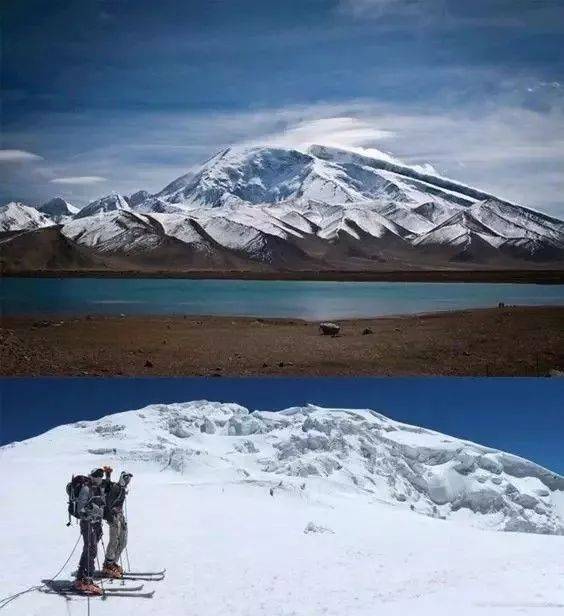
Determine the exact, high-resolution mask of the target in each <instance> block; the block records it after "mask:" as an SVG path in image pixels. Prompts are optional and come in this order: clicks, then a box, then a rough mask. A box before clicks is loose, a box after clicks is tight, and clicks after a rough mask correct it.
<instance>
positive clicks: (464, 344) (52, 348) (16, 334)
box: [0, 306, 564, 377]
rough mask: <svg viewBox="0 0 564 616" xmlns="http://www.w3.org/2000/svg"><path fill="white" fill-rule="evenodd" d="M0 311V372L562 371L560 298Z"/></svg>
mask: <svg viewBox="0 0 564 616" xmlns="http://www.w3.org/2000/svg"><path fill="white" fill-rule="evenodd" d="M337 323H338V324H339V325H340V326H341V331H340V333H339V335H338V336H336V337H334V338H333V337H330V336H322V335H320V332H319V328H318V324H317V323H316V322H311V321H304V320H301V319H290V318H285V319H274V318H264V319H263V318H253V317H211V316H210V317H195V316H189V317H188V316H186V317H182V316H128V317H120V316H109V315H107V316H90V315H89V316H83V317H80V318H77V317H69V316H61V317H57V318H55V317H53V316H52V315H50V316H49V317H47V318H44V319H41V317H38V316H35V317H22V316H19V317H16V316H13V317H12V316H3V317H2V330H1V338H2V344H1V345H0V364H1V368H0V374H2V375H4V376H8V375H10V376H31V375H33V376H39V375H44V376H47V375H53V376H63V375H64V376H90V375H91V376H115V375H117V376H214V377H220V376H261V375H265V376H266V375H280V376H282V375H284V376H289V375H292V376H341V375H342V376H351V375H354V376H370V375H372V376H407V375H421V376H423V375H425V376H428V375H444V376H494V375H495V376H546V375H549V374H550V373H551V371H564V353H563V352H562V349H563V348H564V307H556V306H543V307H526V306H519V307H514V306H511V307H504V308H485V309H471V310H458V311H444V312H435V313H426V314H418V315H405V316H383V317H376V318H370V319H366V318H364V319H339V320H337Z"/></svg>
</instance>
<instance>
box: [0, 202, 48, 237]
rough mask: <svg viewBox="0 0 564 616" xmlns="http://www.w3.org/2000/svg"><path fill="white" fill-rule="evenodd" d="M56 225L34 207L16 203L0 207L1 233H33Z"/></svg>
mask: <svg viewBox="0 0 564 616" xmlns="http://www.w3.org/2000/svg"><path fill="white" fill-rule="evenodd" d="M53 224H55V223H54V222H53V221H52V220H51V219H50V218H49V217H48V216H45V215H44V214H42V213H41V212H39V211H37V210H36V209H35V208H34V207H30V206H29V205H24V204H23V203H19V202H16V201H10V203H6V205H2V206H0V232H8V231H33V230H34V229H39V228H41V227H49V226H51V225H53Z"/></svg>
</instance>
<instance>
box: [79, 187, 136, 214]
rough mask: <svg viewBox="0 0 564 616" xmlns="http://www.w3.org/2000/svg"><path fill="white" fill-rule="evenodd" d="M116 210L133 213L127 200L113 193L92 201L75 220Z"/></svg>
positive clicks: (80, 211)
mask: <svg viewBox="0 0 564 616" xmlns="http://www.w3.org/2000/svg"><path fill="white" fill-rule="evenodd" d="M116 210H126V211H131V207H130V206H129V203H128V202H127V201H126V200H125V197H123V196H122V195H118V194H117V193H112V194H110V195H106V196H105V197H102V198H101V199H96V201H92V202H91V203H89V204H88V205H87V206H85V207H83V208H82V209H81V210H79V211H78V213H77V214H76V215H75V218H86V217H87V216H95V215H99V214H103V213H106V212H115V211H116Z"/></svg>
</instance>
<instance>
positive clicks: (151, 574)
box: [72, 569, 166, 580]
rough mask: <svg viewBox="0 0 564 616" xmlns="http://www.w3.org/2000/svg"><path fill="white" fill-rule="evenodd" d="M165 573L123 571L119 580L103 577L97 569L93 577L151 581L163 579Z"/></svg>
mask: <svg viewBox="0 0 564 616" xmlns="http://www.w3.org/2000/svg"><path fill="white" fill-rule="evenodd" d="M165 573H166V569H161V570H160V571H124V572H123V577H121V578H110V577H109V576H106V575H104V573H103V572H102V571H100V570H99V569H98V570H96V571H94V575H93V577H95V578H106V577H108V579H114V580H127V579H133V578H139V579H143V578H149V579H153V578H154V577H156V578H159V579H161V580H162V579H163V578H164V576H165ZM72 575H76V571H73V572H72Z"/></svg>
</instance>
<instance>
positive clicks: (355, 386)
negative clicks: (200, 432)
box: [0, 378, 564, 474]
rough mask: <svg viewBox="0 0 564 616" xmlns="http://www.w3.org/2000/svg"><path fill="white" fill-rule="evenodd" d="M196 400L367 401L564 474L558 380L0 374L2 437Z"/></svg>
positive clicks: (258, 404) (563, 395)
mask: <svg viewBox="0 0 564 616" xmlns="http://www.w3.org/2000/svg"><path fill="white" fill-rule="evenodd" d="M200 399H208V400H218V401H223V402H238V403H240V404H242V405H243V406H246V407H247V408H249V409H251V410H255V409H261V410H280V409H283V408H287V407H289V406H294V405H299V404H306V403H314V404H319V405H322V406H323V405H325V406H333V407H348V408H372V409H374V410H377V411H380V412H381V413H383V414H385V415H387V416H388V417H391V418H393V419H396V420H399V421H404V422H407V423H412V424H415V425H420V426H425V427H428V428H432V429H435V430H438V431H440V432H444V433H446V434H449V435H452V436H458V437H461V438H465V439H467V440H473V441H475V442H477V443H480V444H483V445H489V446H492V447H495V448H498V449H503V450H505V451H510V452H512V453H515V454H517V455H521V456H523V457H525V458H528V459H530V460H534V461H535V462H537V463H538V464H541V465H543V466H546V467H547V468H550V469H551V470H554V471H557V472H559V473H561V474H564V451H563V448H562V443H563V442H564V381H563V380H562V379H516V378H509V379H503V378H499V379H498V378H496V379H460V378H411V379H393V378H385V379H375V378H354V379H349V378H342V379H340V378H334V379H330V378H329V379H322V378H318V379H315V378H309V379H293V378H260V379H243V378H239V379H237V378H230V379H227V378H220V379H219V378H216V379H214V378H211V379H210V378H208V379H206V378H176V379H173V378H146V379H145V378H137V379H123V378H109V379H89V378H64V379H56V378H49V379H48V378H33V379H2V380H0V411H1V416H0V443H2V444H5V443H7V442H12V441H14V440H22V439H25V438H28V437H31V436H34V435H36V434H39V433H42V432H44V431H46V430H48V429H49V428H51V427H54V426H56V425H59V424H62V423H69V422H74V421H78V420H81V419H96V418H99V417H102V416H104V415H107V414H110V413H113V412H120V411H125V410H131V409H136V408H141V407H143V406H145V405H147V404H152V403H158V402H183V401H189V400H200Z"/></svg>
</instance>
